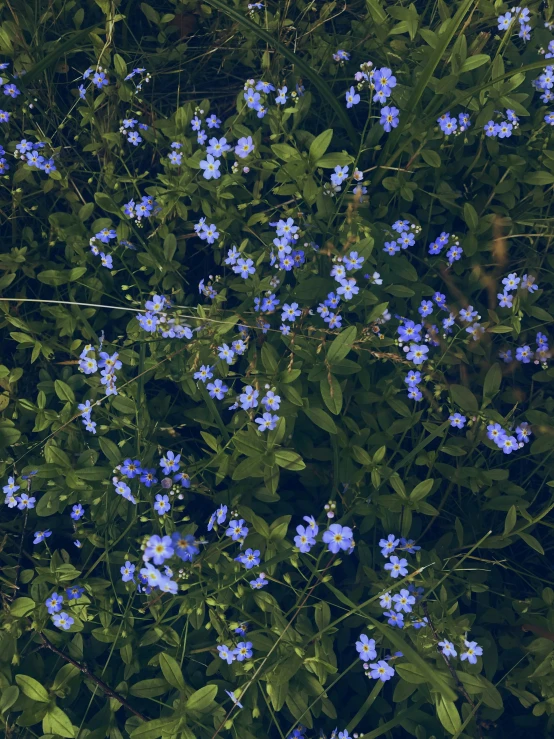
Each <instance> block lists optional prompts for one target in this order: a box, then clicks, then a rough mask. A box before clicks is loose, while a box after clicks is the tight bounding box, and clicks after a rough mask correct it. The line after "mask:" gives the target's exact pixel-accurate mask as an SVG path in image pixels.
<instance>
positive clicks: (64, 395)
mask: <svg viewBox="0 0 554 739" xmlns="http://www.w3.org/2000/svg"><path fill="white" fill-rule="evenodd" d="M54 390H55V391H56V395H57V396H58V398H59V399H60V400H63V402H64V403H74V402H75V394H74V392H73V390H72V389H71V388H70V387H69V385H68V384H67V383H66V382H63V381H62V380H54Z"/></svg>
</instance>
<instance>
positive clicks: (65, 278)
mask: <svg viewBox="0 0 554 739" xmlns="http://www.w3.org/2000/svg"><path fill="white" fill-rule="evenodd" d="M86 271H87V268H86V267H74V268H73V269H47V270H45V271H44V272H39V273H38V275H37V280H38V281H39V282H43V283H44V284H45V285H52V286H53V287H58V286H59V285H65V284H67V283H68V282H75V280H78V279H79V278H81V277H82V276H83V275H84V274H85V272H86Z"/></svg>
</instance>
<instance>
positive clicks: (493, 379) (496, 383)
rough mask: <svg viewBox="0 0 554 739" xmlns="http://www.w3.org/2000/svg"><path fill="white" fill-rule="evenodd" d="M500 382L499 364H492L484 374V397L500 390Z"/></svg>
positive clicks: (489, 396) (491, 395)
mask: <svg viewBox="0 0 554 739" xmlns="http://www.w3.org/2000/svg"><path fill="white" fill-rule="evenodd" d="M501 382H502V370H501V368H500V365H499V364H493V365H491V366H490V367H489V369H488V371H487V374H486V375H485V382H484V384H483V395H484V396H485V397H486V398H492V397H494V396H495V395H496V393H497V392H498V391H499V390H500V384H501Z"/></svg>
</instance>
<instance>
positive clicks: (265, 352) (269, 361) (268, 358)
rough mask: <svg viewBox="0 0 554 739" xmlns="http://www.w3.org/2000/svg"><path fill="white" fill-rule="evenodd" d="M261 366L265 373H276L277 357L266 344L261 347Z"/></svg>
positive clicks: (273, 350) (272, 349) (269, 345)
mask: <svg viewBox="0 0 554 739" xmlns="http://www.w3.org/2000/svg"><path fill="white" fill-rule="evenodd" d="M262 364H263V366H264V369H265V370H266V372H268V373H269V374H270V375H274V374H275V373H276V372H277V368H278V366H279V357H278V356H277V352H276V351H275V349H274V348H273V347H272V346H271V344H268V343H267V342H266V343H265V344H264V345H263V346H262Z"/></svg>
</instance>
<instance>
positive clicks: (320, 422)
mask: <svg viewBox="0 0 554 739" xmlns="http://www.w3.org/2000/svg"><path fill="white" fill-rule="evenodd" d="M302 410H303V411H304V413H305V414H306V415H307V416H308V418H309V419H310V421H311V422H312V423H315V425H316V426H319V428H320V429H323V430H324V431H327V432H328V433H330V434H336V433H337V431H338V429H337V427H336V424H335V422H334V421H333V419H332V418H331V416H330V415H329V414H328V413H325V411H324V410H322V409H321V408H302Z"/></svg>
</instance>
